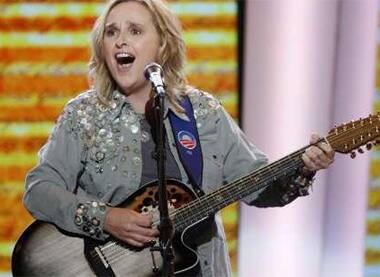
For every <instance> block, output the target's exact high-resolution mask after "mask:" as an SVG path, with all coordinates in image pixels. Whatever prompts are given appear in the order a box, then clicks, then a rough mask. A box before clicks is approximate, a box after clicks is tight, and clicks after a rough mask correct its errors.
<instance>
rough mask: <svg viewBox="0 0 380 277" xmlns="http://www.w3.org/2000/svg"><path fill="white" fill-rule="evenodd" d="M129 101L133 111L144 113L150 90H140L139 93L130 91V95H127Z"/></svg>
mask: <svg viewBox="0 0 380 277" xmlns="http://www.w3.org/2000/svg"><path fill="white" fill-rule="evenodd" d="M127 98H128V101H129V103H131V104H132V106H133V109H134V110H135V112H137V113H140V114H143V113H145V105H146V102H148V100H149V98H150V91H149V92H146V91H145V92H140V93H132V94H130V95H127Z"/></svg>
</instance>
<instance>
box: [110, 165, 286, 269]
mask: <svg viewBox="0 0 380 277" xmlns="http://www.w3.org/2000/svg"><path fill="white" fill-rule="evenodd" d="M289 161H292V160H289ZM270 178H272V177H270ZM244 179H250V180H251V179H252V178H251V176H246V178H244ZM267 179H268V180H269V177H268V178H267ZM264 180H265V179H264ZM240 183H244V182H240ZM231 184H232V183H231ZM245 188H248V189H251V188H249V187H245ZM227 189H228V188H227V187H223V190H227ZM233 189H235V188H233ZM240 189H241V188H240ZM242 191H245V190H242ZM197 200H198V201H199V198H198V199H197ZM202 202H203V201H202ZM202 202H200V203H202ZM191 203H192V202H191ZM207 208H208V207H207ZM208 210H209V209H208ZM199 215H200V214H199V212H197V214H196V216H199ZM196 216H195V217H196ZM203 217H204V216H202V218H203ZM193 218H194V217H193ZM182 224H183V223H180V224H178V223H177V225H182ZM115 246H116V247H117V248H118V249H115V251H114V252H113V253H112V254H111V255H110V253H107V260H108V261H109V262H110V263H113V262H116V261H117V260H119V259H120V258H121V257H123V256H125V255H124V254H123V252H119V251H118V250H125V249H120V246H118V245H116V244H115Z"/></svg>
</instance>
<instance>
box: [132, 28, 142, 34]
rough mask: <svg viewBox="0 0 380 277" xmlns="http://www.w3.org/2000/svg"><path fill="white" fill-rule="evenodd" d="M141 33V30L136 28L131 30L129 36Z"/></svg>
mask: <svg viewBox="0 0 380 277" xmlns="http://www.w3.org/2000/svg"><path fill="white" fill-rule="evenodd" d="M141 33H142V32H141V30H140V29H138V28H132V29H131V34H132V35H140V34H141Z"/></svg>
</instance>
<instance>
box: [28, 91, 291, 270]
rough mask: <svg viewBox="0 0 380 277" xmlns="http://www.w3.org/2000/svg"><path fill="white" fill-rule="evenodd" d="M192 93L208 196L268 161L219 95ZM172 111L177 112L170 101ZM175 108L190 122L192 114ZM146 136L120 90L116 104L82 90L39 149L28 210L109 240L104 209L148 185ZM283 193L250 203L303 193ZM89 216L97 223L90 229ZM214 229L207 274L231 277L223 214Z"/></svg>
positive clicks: (204, 252)
mask: <svg viewBox="0 0 380 277" xmlns="http://www.w3.org/2000/svg"><path fill="white" fill-rule="evenodd" d="M187 94H188V96H189V98H190V101H191V103H192V105H193V109H194V116H195V118H196V123H197V128H198V133H199V139H200V143H201V147H202V155H203V186H202V189H203V190H204V192H205V193H206V194H207V193H210V192H212V191H213V190H215V189H217V188H218V187H219V186H221V185H223V184H225V183H228V182H231V181H233V180H235V179H236V178H238V177H239V176H242V175H245V174H247V173H249V172H251V171H253V170H255V169H257V168H259V167H261V166H263V165H265V164H266V163H267V162H268V161H267V158H266V157H265V155H264V154H263V153H262V152H260V151H259V150H258V149H257V148H256V147H255V146H254V145H253V144H251V143H250V142H249V141H248V140H247V139H246V137H245V135H244V134H243V133H242V131H241V130H240V128H239V127H238V126H237V125H236V123H235V122H234V120H233V119H232V118H231V117H230V116H229V115H228V113H227V112H226V111H225V110H224V108H223V107H222V106H221V105H220V104H219V102H218V101H217V100H215V98H214V97H212V96H211V95H209V94H207V93H205V92H201V91H199V90H196V89H191V90H189V91H188V93H187ZM167 106H168V109H172V107H171V105H170V104H169V102H168V105H167ZM172 110H173V112H175V113H176V114H177V115H178V116H180V117H181V118H184V119H185V120H186V115H184V114H180V113H177V112H176V111H175V110H174V109H172ZM164 124H165V128H166V131H167V132H166V133H167V135H168V141H169V146H170V151H171V153H172V154H173V157H174V159H175V161H176V163H177V165H178V168H179V170H180V173H181V176H182V180H181V181H182V182H183V183H184V184H186V185H189V184H190V182H189V179H188V177H187V175H186V172H185V170H184V167H183V165H182V164H181V162H180V158H179V156H178V152H177V149H176V146H175V142H174V138H173V133H172V131H171V126H170V123H169V120H168V118H167V117H166V119H165V121H164ZM148 138H149V134H146V133H144V132H142V131H141V128H140V122H139V120H138V116H137V114H136V113H135V112H134V110H133V108H132V106H131V104H130V103H128V101H127V98H126V97H125V96H124V95H123V94H121V93H119V92H118V91H115V92H114V93H113V99H112V101H111V104H110V105H107V106H106V105H104V104H102V103H101V102H100V101H99V100H98V98H97V96H96V93H95V92H94V91H87V92H84V93H82V94H81V95H79V96H78V97H76V98H75V99H73V100H71V101H70V102H69V103H68V104H67V105H66V107H65V109H64V111H63V113H62V114H61V116H60V117H59V119H58V122H57V124H56V126H55V128H54V130H53V132H52V134H51V136H50V138H49V139H48V141H47V143H46V144H45V145H44V146H43V148H42V149H41V150H40V152H39V163H38V165H37V166H36V167H35V168H34V169H32V170H31V171H30V172H29V174H28V175H27V178H26V191H25V195H24V205H25V206H26V207H27V209H28V210H29V211H30V213H31V214H32V215H33V216H34V217H35V218H37V219H39V220H44V221H48V222H52V223H54V224H56V225H57V226H58V227H60V228H62V229H64V230H67V231H69V232H73V233H77V234H82V235H87V236H91V237H94V238H97V239H105V238H106V237H107V236H108V235H107V234H106V232H103V224H104V219H105V213H106V206H105V204H107V205H110V206H116V205H118V204H120V203H121V202H123V201H124V200H125V199H127V198H128V196H130V195H131V194H132V193H133V192H135V191H136V190H137V189H138V188H139V187H140V186H141V185H142V184H140V178H141V174H142V156H141V141H142V140H144V139H148ZM287 181H288V182H289V181H290V182H291V181H292V180H287ZM189 186H190V185H189ZM284 196H287V189H286V188H285V186H276V187H274V188H271V189H266V190H260V191H258V192H256V193H253V194H252V195H249V196H248V197H246V198H245V199H244V201H245V202H246V203H248V204H251V205H256V206H259V207H269V206H283V205H285V204H287V203H289V202H291V201H292V200H294V199H295V198H296V197H297V196H299V195H298V194H294V193H293V194H291V197H284ZM83 211H86V212H88V213H89V216H90V218H93V219H94V221H93V222H90V223H89V224H87V225H86V224H84V223H83V222H82V217H81V214H82V213H83ZM214 226H215V232H214V235H213V236H212V238H211V239H209V240H206V241H205V242H203V243H202V244H201V245H200V246H199V247H198V253H199V257H200V261H201V268H202V275H203V276H230V263H229V257H228V252H227V249H226V244H225V235H224V231H223V227H222V223H221V218H220V215H219V213H217V214H216V215H215V222H214Z"/></svg>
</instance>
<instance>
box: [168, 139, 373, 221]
mask: <svg viewBox="0 0 380 277" xmlns="http://www.w3.org/2000/svg"><path fill="white" fill-rule="evenodd" d="M335 136H337V139H334V138H331V139H329V141H330V143H334V142H335V141H338V140H339V139H340V138H339V136H338V135H335ZM356 137H357V136H352V137H349V139H353V138H356ZM345 138H346V139H347V136H345ZM371 139H373V138H370V139H368V140H371ZM323 140H324V139H321V140H320V141H323ZM367 142H368V141H367ZM364 143H366V142H364ZM364 143H363V144H364ZM307 147H309V145H308V146H305V147H304V148H303V149H301V150H298V151H296V152H294V153H293V154H290V155H288V156H286V157H285V158H283V159H281V160H279V161H277V162H275V163H274V164H272V168H273V167H276V166H278V164H281V163H282V161H283V160H289V159H290V160H291V161H293V162H294V159H295V158H296V157H292V156H294V154H296V155H299V154H301V152H302V151H303V150H304V149H305V148H307ZM291 158H292V159H291ZM297 166H298V165H297ZM284 169H285V170H287V168H284ZM270 170H271V168H270V167H269V168H267V171H270ZM272 170H273V169H272ZM254 174H257V175H260V172H259V171H257V172H255V173H254ZM254 174H248V175H247V176H244V177H242V178H240V179H239V180H238V181H243V182H245V181H246V179H248V178H252V177H253V175H254ZM272 177H273V176H272ZM236 184H238V182H236ZM236 184H235V182H233V183H231V186H229V185H227V186H223V187H222V189H220V190H217V191H215V192H213V193H211V194H208V195H207V196H206V198H205V199H207V198H208V197H214V196H215V194H220V193H221V192H222V193H226V190H230V189H231V188H234V186H235V185H236ZM227 193H228V192H227ZM198 206H199V203H193V202H191V203H190V204H189V205H186V206H185V207H184V208H183V209H181V208H179V209H177V210H175V213H174V216H176V214H177V213H178V214H179V213H184V214H186V209H188V210H191V213H192V212H193V209H194V208H196V207H198ZM186 218H187V217H186Z"/></svg>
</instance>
